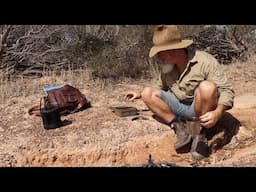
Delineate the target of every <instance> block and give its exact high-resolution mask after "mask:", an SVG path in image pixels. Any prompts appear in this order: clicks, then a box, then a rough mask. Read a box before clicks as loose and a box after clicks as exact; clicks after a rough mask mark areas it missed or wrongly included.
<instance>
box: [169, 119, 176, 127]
mask: <svg viewBox="0 0 256 192" xmlns="http://www.w3.org/2000/svg"><path fill="white" fill-rule="evenodd" d="M176 122H178V118H177V117H175V118H174V119H173V120H172V121H171V122H169V123H168V125H169V126H170V127H171V126H172V124H173V123H176Z"/></svg>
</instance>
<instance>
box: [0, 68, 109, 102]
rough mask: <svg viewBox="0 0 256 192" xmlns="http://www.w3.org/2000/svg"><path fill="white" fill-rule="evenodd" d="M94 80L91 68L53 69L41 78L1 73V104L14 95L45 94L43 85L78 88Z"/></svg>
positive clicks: (103, 83)
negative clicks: (6, 76)
mask: <svg viewBox="0 0 256 192" xmlns="http://www.w3.org/2000/svg"><path fill="white" fill-rule="evenodd" d="M88 81H92V77H91V72H90V71H89V70H73V71H72V70H69V71H64V70H63V71H52V72H49V73H47V74H46V73H45V74H44V75H43V77H41V78H31V79H30V78H24V77H23V76H15V77H14V76H11V77H10V78H9V79H6V78H4V74H2V73H0V89H1V90H2V91H1V92H0V104H1V103H5V102H7V101H8V100H10V99H12V98H14V97H21V96H23V97H27V96H29V95H33V94H43V87H45V86H50V85H57V84H60V85H64V84H71V85H73V86H75V87H77V88H81V87H83V85H84V83H85V82H88ZM94 84H95V85H96V86H99V87H104V86H105V84H106V82H105V81H101V80H99V79H95V81H94Z"/></svg>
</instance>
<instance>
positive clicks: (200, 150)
mask: <svg viewBox="0 0 256 192" xmlns="http://www.w3.org/2000/svg"><path fill="white" fill-rule="evenodd" d="M204 129H205V128H203V127H202V130H201V133H200V134H198V135H194V136H193V142H192V146H191V151H190V152H191V155H192V158H193V159H195V160H201V159H203V158H205V157H208V156H209V154H210V148H209V146H208V142H207V138H206V136H205V130H204Z"/></svg>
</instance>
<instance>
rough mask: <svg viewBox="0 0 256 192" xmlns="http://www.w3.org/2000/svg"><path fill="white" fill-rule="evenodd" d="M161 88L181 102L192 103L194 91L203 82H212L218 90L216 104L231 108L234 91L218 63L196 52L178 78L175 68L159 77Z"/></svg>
mask: <svg viewBox="0 0 256 192" xmlns="http://www.w3.org/2000/svg"><path fill="white" fill-rule="evenodd" d="M160 80H161V81H160V82H161V88H162V89H164V90H170V91H171V92H173V93H174V94H175V96H176V97H177V98H178V99H179V100H180V101H182V102H192V100H193V98H194V91H195V89H196V88H197V87H198V85H199V84H200V82H202V81H204V80H209V81H213V82H214V83H215V84H216V85H217V88H218V94H219V99H218V104H223V105H225V106H227V107H228V109H230V108H232V107H233V103H234V90H233V87H232V85H231V83H230V82H229V81H228V79H227V77H226V75H225V74H224V71H223V70H222V68H221V65H220V64H219V62H218V61H217V60H216V59H215V58H214V57H213V56H212V55H210V54H208V53H206V52H204V51H196V52H195V55H194V57H193V58H192V59H191V60H190V61H189V62H188V64H187V66H186V69H185V70H184V72H183V73H182V74H181V75H180V76H179V75H178V71H177V68H176V67H175V68H174V69H173V70H172V71H171V72H170V73H167V74H163V73H161V75H160Z"/></svg>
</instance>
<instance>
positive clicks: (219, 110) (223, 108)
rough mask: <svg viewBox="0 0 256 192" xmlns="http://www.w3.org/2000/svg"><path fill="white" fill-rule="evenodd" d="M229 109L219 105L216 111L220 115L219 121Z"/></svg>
mask: <svg viewBox="0 0 256 192" xmlns="http://www.w3.org/2000/svg"><path fill="white" fill-rule="evenodd" d="M227 109H228V107H227V106H225V105H223V104H218V106H217V108H216V109H215V111H216V112H217V114H218V119H220V118H221V117H222V116H223V114H224V113H225V111H226V110H227Z"/></svg>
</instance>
